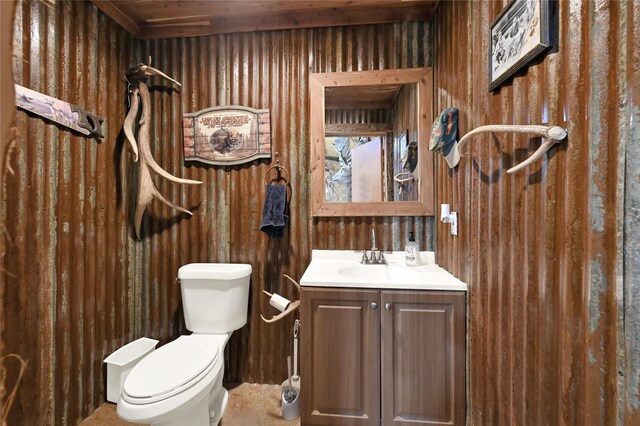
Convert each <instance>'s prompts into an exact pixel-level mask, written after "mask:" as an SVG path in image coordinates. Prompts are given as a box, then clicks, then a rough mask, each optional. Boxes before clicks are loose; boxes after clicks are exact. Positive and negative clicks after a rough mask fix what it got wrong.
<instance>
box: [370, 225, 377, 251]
mask: <svg viewBox="0 0 640 426" xmlns="http://www.w3.org/2000/svg"><path fill="white" fill-rule="evenodd" d="M376 250H378V248H377V247H376V230H375V229H373V228H371V253H375V251H376Z"/></svg>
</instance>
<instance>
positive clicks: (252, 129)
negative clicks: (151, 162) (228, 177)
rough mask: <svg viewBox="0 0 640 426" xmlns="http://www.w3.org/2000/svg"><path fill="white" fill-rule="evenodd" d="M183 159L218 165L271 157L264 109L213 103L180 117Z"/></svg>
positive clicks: (269, 125) (267, 120)
mask: <svg viewBox="0 0 640 426" xmlns="http://www.w3.org/2000/svg"><path fill="white" fill-rule="evenodd" d="M182 133H183V138H184V159H185V161H201V162H203V163H208V164H214V165H218V166H230V165H235V164H243V163H247V162H249V161H253V160H256V159H258V158H270V157H271V116H270V114H269V110H268V109H253V108H249V107H245V106H239V105H237V106H217V107H211V108H207V109H204V110H202V111H198V112H194V113H190V114H185V115H184V117H183V118H182Z"/></svg>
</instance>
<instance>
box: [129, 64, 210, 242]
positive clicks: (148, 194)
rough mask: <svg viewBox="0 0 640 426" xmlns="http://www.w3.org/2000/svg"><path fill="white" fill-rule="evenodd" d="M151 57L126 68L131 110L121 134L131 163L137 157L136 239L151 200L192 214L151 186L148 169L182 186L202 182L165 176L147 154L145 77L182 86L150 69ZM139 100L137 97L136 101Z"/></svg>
mask: <svg viewBox="0 0 640 426" xmlns="http://www.w3.org/2000/svg"><path fill="white" fill-rule="evenodd" d="M150 65H151V57H149V65H145V64H138V65H136V66H134V67H131V68H129V71H128V72H127V81H128V82H129V84H130V85H131V86H132V88H131V90H130V92H131V94H130V100H131V109H130V110H129V113H128V114H127V117H126V118H125V120H124V134H125V136H126V137H127V140H128V141H129V144H130V145H131V150H132V151H133V154H134V155H133V161H134V162H137V161H138V154H139V155H140V185H139V188H138V199H137V202H136V214H135V229H136V236H137V237H138V238H140V224H141V223H142V215H143V214H144V210H145V208H146V207H147V206H148V205H149V204H150V203H151V201H152V200H153V199H154V198H157V199H158V200H160V201H161V202H163V203H164V204H166V205H168V206H170V207H173V208H174V209H176V210H179V211H181V212H184V213H187V214H189V215H191V214H192V213H191V212H190V211H189V210H187V209H184V208H182V207H180V206H177V205H175V204H173V203H172V202H170V201H168V200H167V199H166V198H164V196H162V194H160V192H158V189H157V188H156V187H155V185H154V184H153V180H151V172H150V170H149V167H151V169H153V171H155V172H156V173H157V174H159V175H160V176H162V177H163V178H165V179H167V180H170V181H172V182H176V183H184V184H190V185H197V184H201V183H202V182H200V181H197V180H190V179H182V178H179V177H176V176H173V175H172V174H170V173H168V172H167V171H166V170H164V169H163V168H162V167H160V166H159V165H158V163H156V160H154V158H153V156H152V155H151V146H150V141H149V140H150V138H149V124H150V122H151V109H150V108H151V97H150V95H149V88H148V87H147V84H146V80H147V77H149V76H153V75H157V76H160V77H163V78H166V79H168V80H170V81H172V82H174V83H176V84H177V85H178V86H182V85H181V84H180V83H178V82H177V81H176V80H174V79H172V78H171V77H169V76H167V75H166V74H164V73H163V72H162V71H159V70H157V69H155V68H152V67H151V66H150ZM138 97H140V98H138ZM140 100H141V101H142V118H141V119H140V122H139V124H140V129H139V130H138V140H137V142H136V139H135V136H134V134H133V132H134V124H135V119H136V116H137V115H138V109H139V103H140V102H139V101H140Z"/></svg>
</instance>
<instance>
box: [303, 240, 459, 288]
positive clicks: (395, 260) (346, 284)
mask: <svg viewBox="0 0 640 426" xmlns="http://www.w3.org/2000/svg"><path fill="white" fill-rule="evenodd" d="M384 257H385V259H386V261H387V264H386V265H362V264H361V263H360V259H361V258H362V252H355V251H350V250H313V251H312V254H311V263H310V264H309V267H307V270H306V271H305V272H304V275H303V276H302V278H301V279H300V285H301V286H303V287H337V288H377V289H386V290H388V289H403V290H449V291H467V284H465V283H464V282H462V281H460V280H459V279H458V278H456V277H454V276H453V275H451V274H450V273H449V272H447V271H446V270H444V269H443V268H441V267H440V266H438V265H437V264H436V263H435V260H434V253H433V252H428V251H422V252H420V266H408V265H407V264H406V263H405V258H404V252H403V251H394V252H391V253H384Z"/></svg>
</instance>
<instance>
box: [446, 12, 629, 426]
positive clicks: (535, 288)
mask: <svg viewBox="0 0 640 426" xmlns="http://www.w3.org/2000/svg"><path fill="white" fill-rule="evenodd" d="M506 3H507V2H506V1H505V2H500V1H499V2H443V3H442V5H441V7H440V9H439V12H438V14H437V16H436V18H435V19H434V52H435V57H434V70H435V87H436V90H435V93H437V98H436V111H441V110H442V109H444V108H447V107H451V106H457V107H459V108H460V120H459V131H460V133H461V134H465V133H466V132H468V131H470V130H472V129H473V128H475V127H478V126H481V125H485V124H539V123H550V124H557V125H560V126H563V127H566V128H567V129H568V131H569V137H568V141H567V142H565V143H563V144H560V145H558V146H556V147H555V148H553V149H552V150H551V151H549V154H548V155H547V156H545V157H544V158H543V159H542V160H541V161H539V162H537V163H536V164H534V165H532V166H530V167H529V168H528V169H526V170H525V171H523V172H518V173H516V174H513V175H508V174H506V170H507V169H508V168H509V167H511V166H513V165H514V164H516V163H518V162H520V161H522V160H523V159H524V158H525V157H526V156H527V155H529V154H530V153H532V152H533V151H534V150H535V149H536V148H537V147H538V146H539V144H540V140H539V139H528V138H527V137H526V135H519V136H514V135H511V134H496V135H495V136H489V135H484V136H478V137H476V138H475V139H474V140H472V141H471V142H470V145H471V146H470V156H469V157H467V158H466V159H465V158H463V159H462V161H461V163H460V165H459V167H458V168H457V169H455V170H450V169H449V168H448V167H447V165H446V163H445V162H444V161H443V159H442V158H438V159H437V161H436V182H437V190H436V193H437V196H436V200H437V204H440V203H451V206H452V209H453V210H455V211H458V212H459V220H460V221H461V222H460V227H459V236H458V237H452V236H450V235H449V229H448V225H447V226H445V225H443V224H441V223H440V222H438V223H437V225H436V228H437V230H436V235H437V237H436V242H435V244H436V253H437V257H438V263H439V264H441V265H442V266H443V267H445V268H446V269H448V270H449V271H451V272H452V273H454V274H455V275H457V276H458V277H460V278H461V279H463V280H464V281H466V282H467V283H468V284H469V305H468V308H469V318H468V326H469V327H468V330H469V358H468V376H469V377H468V383H469V389H468V391H469V395H468V398H469V403H468V407H469V413H468V416H469V422H470V423H471V424H531V425H537V424H616V423H618V422H623V421H624V420H625V419H626V421H627V423H628V424H637V420H638V418H639V416H640V404H639V403H638V394H639V388H638V383H639V381H640V380H639V379H640V377H639V376H638V374H640V373H639V372H638V369H637V366H638V356H637V349H638V341H639V332H640V327H638V323H639V315H638V310H637V308H632V307H631V306H630V305H628V303H629V302H631V303H634V302H633V300H635V299H637V297H638V292H639V291H640V290H639V289H638V285H639V284H638V278H637V274H635V276H633V274H634V270H635V269H633V268H635V267H631V268H629V266H628V262H625V260H624V256H625V252H626V250H625V247H624V244H625V243H624V241H625V238H626V241H627V242H628V241H631V240H633V235H635V236H636V237H637V232H636V233H635V234H633V232H635V231H629V227H631V228H632V227H633V221H634V220H635V219H633V214H628V213H627V214H625V213H624V207H625V153H626V156H627V158H626V161H627V165H628V162H629V161H630V160H632V161H633V163H632V164H635V165H636V166H637V161H638V154H637V150H636V149H635V148H633V146H634V144H633V143H630V141H631V139H632V137H631V135H632V134H635V135H636V136H637V132H638V130H637V119H636V117H637V115H638V106H637V99H638V98H637V93H638V82H637V78H636V77H632V75H636V76H637V72H638V56H639V49H638V34H637V30H634V24H635V28H636V29H637V23H638V19H639V18H638V5H637V4H635V5H634V4H633V3H632V2H606V1H596V2H593V1H589V2H557V3H555V2H552V4H555V5H557V7H558V17H557V23H556V25H554V26H553V28H557V31H558V34H557V35H558V40H559V41H558V46H557V48H556V49H554V51H553V52H550V53H548V54H547V55H546V56H545V57H544V59H543V60H540V61H534V62H533V63H532V64H531V65H530V66H529V67H528V68H527V69H526V71H524V72H519V73H517V74H516V77H515V78H514V79H513V80H512V81H511V82H508V83H506V84H504V85H503V86H502V88H501V89H500V90H499V91H497V92H495V93H489V92H488V91H487V87H488V77H487V67H488V64H487V58H488V56H489V55H488V49H489V38H488V34H489V27H490V25H491V23H492V21H493V19H494V18H495V16H497V14H498V13H499V12H500V10H501V9H502V8H503V7H504V6H505V5H506ZM633 94H635V95H636V96H635V97H634V96H633ZM634 119H635V121H634ZM632 126H633V127H632ZM637 140H638V139H637V137H636V138H635V142H637ZM635 145H637V144H635ZM626 173H627V182H626V185H635V186H637V185H636V184H637V176H638V175H637V173H638V171H637V169H635V170H634V169H633V168H631V169H627V171H626ZM629 178H631V180H632V181H633V180H634V179H635V182H634V183H629V180H630V179H629ZM632 192H633V191H630V190H629V189H627V197H628V199H627V200H626V201H627V202H632V201H633V200H635V203H636V204H637V196H635V197H633V196H631V197H629V195H630V193H632ZM625 218H626V220H627V221H628V222H630V224H629V225H627V231H626V232H625V231H624V228H625V225H624V220H625ZM636 221H637V220H636ZM629 232H631V235H629V234H628V233H629ZM623 234H626V235H627V236H626V237H625V238H623ZM636 240H637V238H636ZM634 241H635V240H634ZM632 245H633V243H632ZM635 245H636V246H637V243H635ZM628 248H629V247H627V249H628ZM636 249H637V247H636ZM627 255H630V260H631V262H632V263H633V262H634V259H635V260H637V253H635V254H632V253H631V252H627ZM636 263H637V262H636ZM623 265H627V266H626V267H627V268H629V269H627V270H626V272H623V269H624V267H623ZM636 269H637V268H636ZM623 294H625V295H626V298H627V302H626V303H627V305H625V301H624V300H625V297H624V296H623ZM636 302H637V301H636ZM636 305H637V303H636ZM625 316H628V318H625ZM623 327H624V328H623ZM623 330H624V331H623ZM627 345H628V346H627ZM634 351H635V354H634ZM625 353H626V354H627V357H626V358H625Z"/></svg>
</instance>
